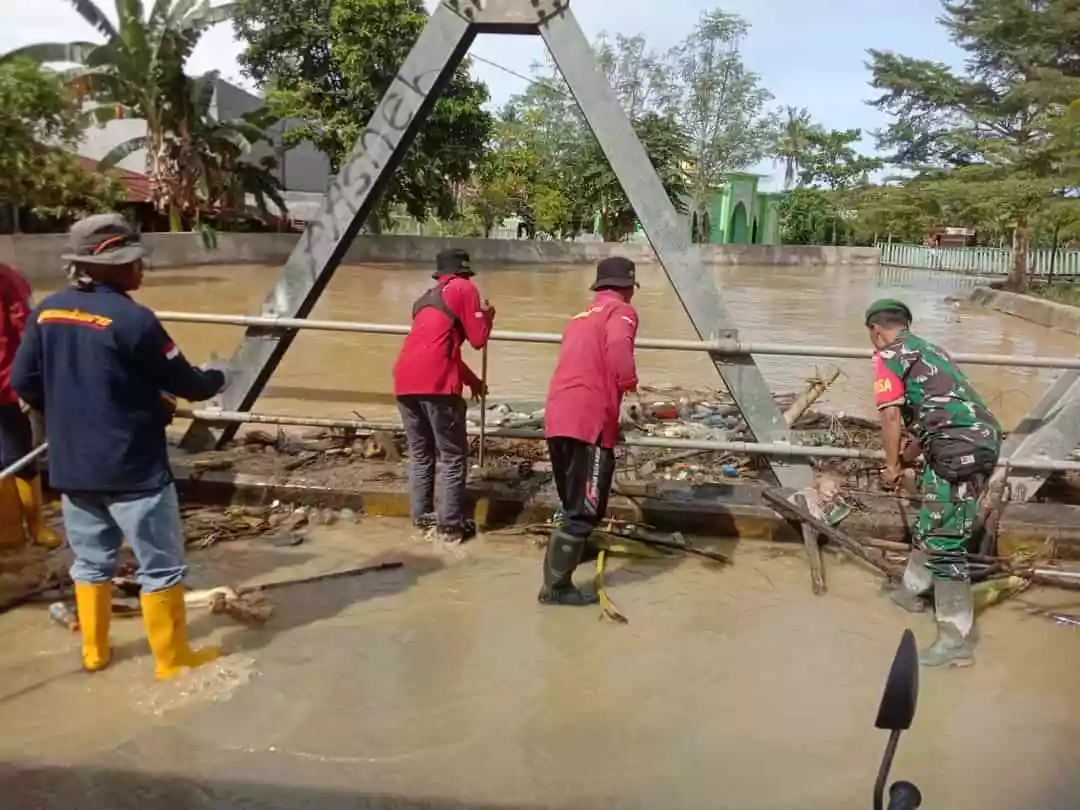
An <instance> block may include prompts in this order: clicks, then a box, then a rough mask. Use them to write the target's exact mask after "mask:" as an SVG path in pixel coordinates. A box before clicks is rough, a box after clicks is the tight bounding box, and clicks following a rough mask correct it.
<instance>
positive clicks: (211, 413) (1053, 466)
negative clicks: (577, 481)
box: [176, 408, 1080, 472]
mask: <svg viewBox="0 0 1080 810" xmlns="http://www.w3.org/2000/svg"><path fill="white" fill-rule="evenodd" d="M176 415H177V417H180V418H185V419H200V420H202V421H205V422H211V423H212V422H219V423H225V422H228V423H241V424H270V425H290V426H295V427H325V428H340V429H346V428H351V429H353V430H361V431H369V432H375V431H394V432H401V431H402V430H403V428H402V426H401V423H399V422H368V421H364V420H362V419H334V418H332V417H318V416H292V415H284V414H283V415H277V414H269V413H265V414H264V413H251V412H248V411H218V410H213V409H190V410H189V409H186V408H181V409H179V410H177V412H176ZM467 432H468V434H469V435H470V436H479V435H480V429H479V428H478V427H469V428H468V429H467ZM485 434H486V435H487V437H488V438H498V439H531V440H542V439H543V438H544V434H543V432H542V431H539V430H520V429H514V428H496V429H492V428H488V429H487V430H486V431H485ZM621 443H622V444H623V445H625V446H627V447H655V448H666V449H669V450H702V451H715V452H721V453H734V454H739V455H747V456H752V455H759V456H774V457H778V458H847V459H866V460H869V461H882V460H884V458H885V454H884V453H883V452H882V451H880V450H860V449H857V448H853V447H817V446H814V445H806V444H766V443H763V442H727V441H717V440H712V439H669V438H666V437H658V436H627V437H625V438H624V439H623V440H622V442H621ZM998 466H999V467H1002V468H1006V469H1015V470H1039V471H1057V472H1080V461H1057V460H1055V459H1038V458H1021V459H1002V460H1000V461H999V462H998Z"/></svg>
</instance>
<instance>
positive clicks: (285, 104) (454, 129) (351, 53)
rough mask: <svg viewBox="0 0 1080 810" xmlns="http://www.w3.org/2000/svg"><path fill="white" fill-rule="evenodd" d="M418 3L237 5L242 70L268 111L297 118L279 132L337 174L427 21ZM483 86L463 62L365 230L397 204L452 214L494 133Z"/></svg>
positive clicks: (364, 0)
mask: <svg viewBox="0 0 1080 810" xmlns="http://www.w3.org/2000/svg"><path fill="white" fill-rule="evenodd" d="M427 19H428V14H427V12H426V10H425V9H424V3H423V0H240V1H239V2H238V4H237V10H236V13H235V16H234V24H235V26H236V31H237V35H238V37H239V38H240V40H241V41H242V42H243V43H244V45H245V47H244V51H243V53H242V54H241V55H240V63H241V65H242V67H243V68H244V71H245V72H246V73H247V75H248V76H250V77H251V78H252V79H253V80H254V81H255V82H256V83H257V84H258V85H259V86H260V87H262V88H263V89H264V90H265V91H266V96H267V101H268V104H269V106H270V109H271V110H272V111H273V112H274V113H275V114H276V115H278V116H280V117H283V118H290V119H296V120H297V125H296V126H294V127H291V128H290V129H289V130H288V132H287V133H286V136H285V137H286V140H287V141H288V142H289V143H292V144H295V143H299V142H301V141H305V140H307V141H310V142H311V143H312V144H314V145H315V146H316V147H317V148H318V149H319V150H320V151H322V152H323V153H324V154H325V155H326V156H327V158H328V159H329V161H330V165H331V169H332V170H333V171H335V172H336V171H337V170H338V169H339V168H340V167H341V164H342V162H343V161H344V159H345V157H346V156H347V155H348V153H349V152H350V151H351V150H352V147H353V144H354V143H355V142H356V139H357V138H358V137H359V136H360V133H361V131H362V130H363V128H364V126H365V125H366V124H367V122H368V121H369V120H370V118H371V115H372V113H373V112H374V111H375V108H376V107H377V106H378V104H379V101H380V100H381V99H382V97H383V95H384V93H385V92H386V90H387V89H388V88H389V86H390V84H391V83H392V82H393V81H394V77H395V75H396V74H397V71H398V69H399V68H400V66H401V64H402V63H403V62H404V61H405V58H406V56H407V55H408V53H409V50H410V49H411V48H412V46H413V43H414V42H415V41H416V39H417V37H418V36H419V35H420V32H421V31H422V30H423V28H424V25H425V23H426V22H427ZM487 100H488V92H487V87H486V86H485V85H484V84H482V83H481V82H478V81H476V80H474V79H472V78H471V77H470V76H469V72H468V65H467V64H463V65H461V66H460V67H459V68H458V70H457V72H456V73H455V74H454V76H453V78H452V80H451V81H450V82H449V83H448V85H447V87H446V89H445V90H444V91H443V93H442V96H441V98H440V99H439V101H438V102H437V103H436V104H435V106H434V109H433V110H432V113H431V116H430V117H429V119H428V121H427V124H426V125H425V126H424V127H422V128H421V130H420V132H419V134H418V136H417V138H416V141H415V142H414V143H413V145H412V147H411V148H410V149H409V152H408V153H407V155H406V157H405V159H404V161H403V162H402V164H401V166H400V167H399V168H398V171H397V172H396V173H395V174H394V177H393V179H392V180H391V181H390V183H389V185H388V186H387V188H386V191H385V192H384V193H383V196H382V199H381V203H380V207H379V211H378V215H377V216H376V217H375V218H374V221H373V222H372V223H371V224H372V225H374V226H375V227H378V226H379V225H381V224H385V223H386V222H387V221H388V220H389V217H390V212H391V210H392V209H393V208H394V207H395V206H398V205H400V206H403V207H404V208H405V210H406V211H407V212H408V213H409V215H411V216H412V217H414V218H416V219H417V220H421V221H423V220H424V219H426V218H428V217H429V216H430V215H435V216H438V217H441V218H450V217H452V216H454V214H455V210H456V202H457V199H458V190H459V188H458V187H459V186H460V184H463V183H465V182H466V181H468V180H469V179H470V177H471V176H472V173H473V168H474V167H475V166H476V165H477V164H478V163H479V162H480V161H481V159H482V158H483V156H484V151H485V145H486V144H487V142H488V140H489V138H490V137H491V135H492V116H491V115H490V114H489V113H488V112H487V111H486V110H485V109H484V108H483V105H484V104H485V103H486V102H487Z"/></svg>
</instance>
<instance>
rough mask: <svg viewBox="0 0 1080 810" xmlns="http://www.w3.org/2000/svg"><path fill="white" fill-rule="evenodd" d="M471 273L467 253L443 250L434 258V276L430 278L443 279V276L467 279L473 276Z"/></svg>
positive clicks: (470, 264)
mask: <svg viewBox="0 0 1080 810" xmlns="http://www.w3.org/2000/svg"><path fill="white" fill-rule="evenodd" d="M475 275H476V273H474V272H473V269H472V263H471V262H470V260H469V253H468V251H465V250H457V249H451V250H444V251H442V252H440V253H439V255H438V256H436V257H435V274H434V275H433V276H432V278H443V277H444V276H462V277H463V278H468V277H469V276H475Z"/></svg>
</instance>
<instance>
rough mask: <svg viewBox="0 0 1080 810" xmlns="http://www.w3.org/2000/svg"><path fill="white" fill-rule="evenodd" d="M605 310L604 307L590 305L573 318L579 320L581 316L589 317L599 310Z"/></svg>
mask: <svg viewBox="0 0 1080 810" xmlns="http://www.w3.org/2000/svg"><path fill="white" fill-rule="evenodd" d="M603 311H604V308H603V307H589V308H588V309H587V310H585V311H584V312H579V313H578V314H577V315H575V316H574V317H573V318H572V319H571V320H574V321H577V320H580V319H581V318H588V317H589V316H590V315H594V314H595V313H597V312H603Z"/></svg>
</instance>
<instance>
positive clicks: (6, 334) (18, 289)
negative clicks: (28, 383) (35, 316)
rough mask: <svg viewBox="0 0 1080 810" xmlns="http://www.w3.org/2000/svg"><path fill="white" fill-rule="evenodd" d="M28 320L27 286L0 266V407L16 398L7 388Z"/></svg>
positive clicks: (13, 271) (24, 281)
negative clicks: (12, 365)
mask: <svg viewBox="0 0 1080 810" xmlns="http://www.w3.org/2000/svg"><path fill="white" fill-rule="evenodd" d="M29 317H30V285H29V284H28V283H27V281H26V279H25V278H23V277H22V274H21V273H19V271H18V270H16V269H15V268H14V267H9V266H8V265H6V264H3V263H0V404H3V405H10V404H12V403H15V402H18V401H19V397H18V395H17V394H16V393H15V391H14V390H13V389H12V388H11V364H12V363H13V362H14V361H15V352H16V351H18V349H19V344H20V343H22V335H23V332H24V331H25V330H26V321H27V319H28V318H29Z"/></svg>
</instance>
